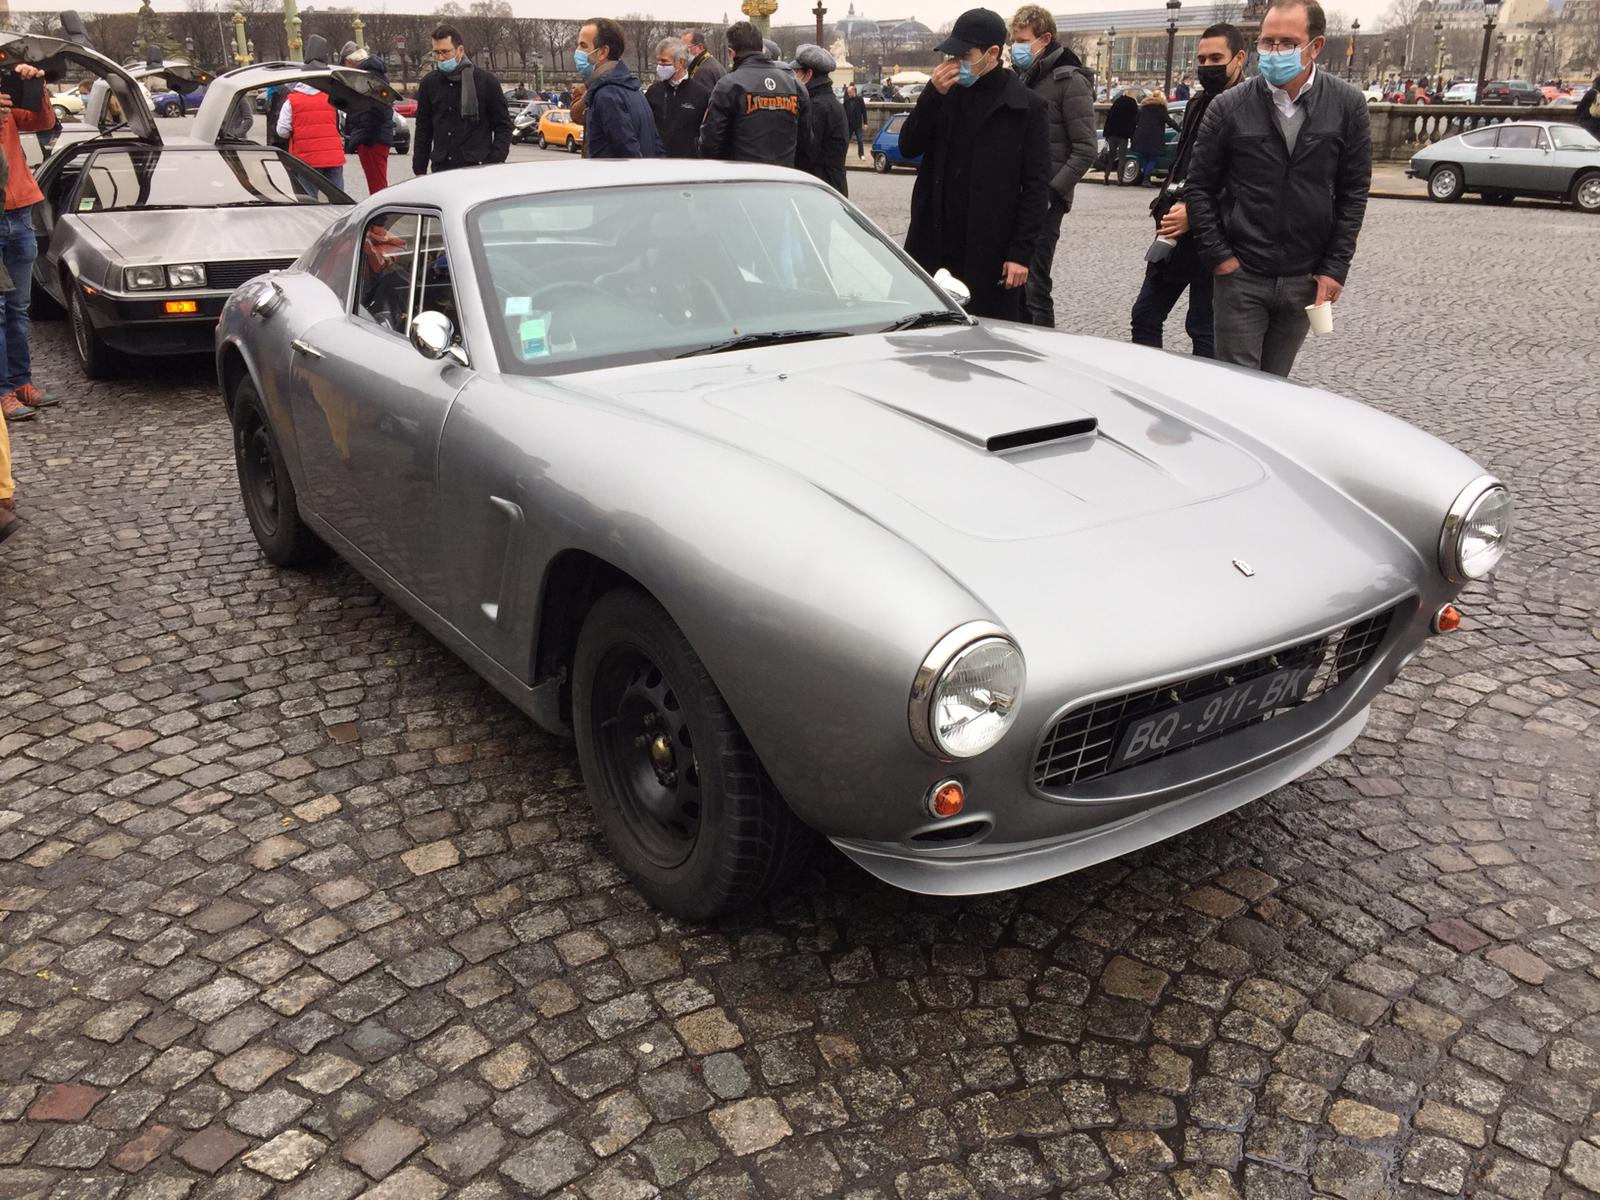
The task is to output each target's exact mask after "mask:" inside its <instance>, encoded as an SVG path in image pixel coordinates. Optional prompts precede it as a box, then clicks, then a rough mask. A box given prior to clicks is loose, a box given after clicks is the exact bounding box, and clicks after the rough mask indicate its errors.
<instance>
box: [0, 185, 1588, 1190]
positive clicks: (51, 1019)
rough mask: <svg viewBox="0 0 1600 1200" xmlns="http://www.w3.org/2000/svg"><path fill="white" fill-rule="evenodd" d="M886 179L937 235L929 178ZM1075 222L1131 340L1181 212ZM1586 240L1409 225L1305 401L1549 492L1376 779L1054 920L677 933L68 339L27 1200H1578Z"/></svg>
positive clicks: (25, 843)
mask: <svg viewBox="0 0 1600 1200" xmlns="http://www.w3.org/2000/svg"><path fill="white" fill-rule="evenodd" d="M858 178H859V179H860V183H859V184H858V182H857V180H858ZM851 185H852V188H853V189H854V190H855V192H856V194H857V196H858V197H859V198H860V199H861V201H862V202H863V203H864V204H865V205H866V206H867V207H868V209H869V210H871V211H872V212H874V213H875V214H876V215H877V216H878V217H879V219H881V220H883V221H884V222H885V224H886V225H887V226H888V227H889V228H891V229H892V230H895V231H897V232H898V231H900V229H901V228H902V227H903V217H902V216H901V215H900V214H902V213H903V212H904V205H905V200H906V195H907V193H908V191H909V178H908V177H896V178H890V179H877V178H872V177H857V176H852V179H851ZM1067 228H1068V241H1067V244H1066V247H1065V249H1064V252H1063V254H1062V258H1061V262H1062V269H1061V271H1060V275H1061V277H1062V285H1061V291H1062V293H1063V295H1062V301H1061V312H1062V318H1063V324H1064V325H1067V326H1069V327H1074V328H1078V329H1082V330H1087V331H1089V332H1093V333H1098V334H1104V335H1107V336H1117V337H1120V336H1124V331H1125V328H1126V312H1127V306H1128V303H1129V302H1130V301H1131V299H1132V296H1133V291H1134V289H1135V286H1136V270H1137V263H1138V260H1139V257H1140V254H1141V252H1142V250H1143V247H1144V245H1145V242H1146V239H1148V237H1149V236H1150V234H1149V225H1148V222H1147V220H1146V219H1145V218H1144V217H1143V198H1142V197H1139V196H1137V195H1136V194H1132V193H1128V192H1124V191H1119V190H1117V189H1098V188H1096V189H1087V194H1086V195H1084V196H1083V198H1082V200H1081V201H1080V205H1079V208H1078V210H1077V211H1076V212H1074V213H1073V214H1072V216H1071V217H1070V218H1069V220H1068V226H1067ZM1595 229H1596V225H1595V224H1594V222H1593V221H1590V220H1586V219H1585V218H1583V217H1581V216H1578V215H1575V214H1572V213H1562V212H1555V211H1549V210H1536V209H1531V208H1526V209H1525V208H1523V207H1522V206H1517V207H1515V208H1512V209H1510V210H1505V209H1487V208H1481V207H1477V206H1461V207H1459V208H1457V209H1455V210H1452V211H1450V212H1448V213H1441V212H1440V211H1439V210H1438V209H1436V208H1434V207H1432V206H1427V205H1417V204H1408V203H1403V202H1387V203H1379V204H1376V205H1375V206H1374V209H1373V211H1372V213H1371V215H1370V221H1369V226H1368V229H1367V232H1366V234H1365V235H1364V237H1363V239H1362V247H1361V254H1360V256H1359V260H1358V266H1357V271H1356V274H1355V276H1354V277H1353V278H1352V280H1351V287H1350V291H1349V293H1348V294H1347V298H1346V299H1345V300H1343V301H1341V303H1340V305H1339V332H1338V334H1337V335H1336V336H1334V337H1331V338H1327V339H1324V340H1321V341H1318V342H1316V343H1315V344H1313V345H1312V346H1310V347H1309V348H1308V351H1307V353H1306V355H1305V356H1304V360H1303V365H1302V369H1301V372H1300V373H1301V375H1302V377H1304V378H1307V379H1311V378H1320V379H1328V380H1331V381H1336V382H1337V383H1338V384H1339V386H1340V387H1342V388H1343V389H1345V390H1347V391H1350V392H1352V393H1354V394H1356V395H1359V396H1361V397H1363V398H1365V399H1366V400H1369V401H1371V402H1374V403H1377V404H1379V405H1381V406H1383V407H1385V408H1388V409H1391V410H1393V411H1396V412H1399V413H1401V414H1403V415H1404V416H1406V417H1408V418H1410V419H1412V420H1414V421H1417V422H1419V423H1420V424H1422V425H1424V426H1426V427H1428V428H1429V429H1431V430H1433V431H1435V432H1437V433H1440V434H1442V435H1444V436H1446V437H1448V438H1450V439H1452V440H1453V441H1455V442H1457V443H1458V444H1460V445H1462V446H1463V447H1464V448H1466V449H1467V450H1469V451H1471V452H1473V453H1474V454H1476V455H1477V456H1478V457H1479V459H1480V460H1481V461H1483V462H1484V463H1485V464H1486V465H1487V466H1488V467H1489V468H1490V469H1492V470H1495V471H1497V472H1499V473H1501V474H1503V475H1504V476H1505V477H1506V478H1508V479H1509V480H1511V481H1512V483H1513V484H1514V486H1515V487H1516V488H1517V490H1518V493H1519V495H1520V499H1521V511H1520V518H1519V519H1520V528H1519V531H1518V535H1517V549H1516V552H1515V553H1514V555H1513V556H1512V557H1511V558H1510V559H1509V560H1508V561H1507V562H1506V564H1505V566H1504V567H1503V569H1502V570H1501V572H1500V573H1499V576H1498V578H1497V579H1496V580H1495V581H1494V582H1493V583H1492V584H1491V585H1489V586H1479V587H1474V588H1472V589H1471V590H1470V592H1469V594H1468V596H1467V599H1466V604H1465V607H1466V610H1467V613H1468V620H1467V624H1466V626H1465V628H1464V629H1463V631H1462V632H1459V633H1457V634H1455V635H1453V636H1452V637H1450V638H1448V639H1441V640H1439V641H1438V642H1437V643H1436V644H1434V645H1431V646H1429V647H1428V648H1427V650H1426V651H1425V653H1424V654H1423V655H1422V657H1421V658H1420V659H1418V660H1417V661H1416V662H1415V663H1413V664H1412V666H1411V667H1410V668H1409V669H1408V670H1407V671H1406V672H1405V674H1404V676H1403V677H1402V679H1401V681H1400V682H1399V683H1398V684H1397V685H1396V686H1394V687H1393V688H1392V689H1391V690H1390V691H1389V692H1388V693H1387V694H1386V695H1385V696H1384V698H1383V699H1382V700H1381V701H1380V702H1379V704H1378V706H1377V707H1376V709H1375V711H1374V713H1373V717H1372V721H1371V723H1370V724H1369V726H1368V728H1367V732H1366V734H1365V735H1364V736H1363V737H1362V738H1361V739H1360V740H1359V741H1358V742H1357V743H1356V745H1355V746H1354V747H1353V749H1352V751H1351V752H1350V753H1349V754H1347V755H1345V756H1342V757H1341V758H1339V759H1337V760H1336V761H1334V762H1333V763H1331V764H1329V765H1328V766H1327V767H1325V768H1323V769H1321V770H1319V771H1317V772H1316V773H1315V774H1313V775H1312V776H1311V777H1309V778H1307V779H1305V780H1303V781H1301V782H1299V783H1297V784H1294V785H1292V786H1289V787H1286V788H1284V789H1282V790H1280V791H1278V792H1276V793H1275V794H1273V795H1272V796H1270V797H1268V798H1267V799H1264V800H1262V801H1260V802H1259V803H1257V804H1255V805H1252V806H1249V807H1247V808H1246V809H1244V810H1242V811H1240V812H1238V813H1236V814H1234V815H1232V816H1231V817H1228V818H1226V819H1223V820H1219V821H1217V822H1214V823H1213V824H1211V825H1208V826H1205V827H1203V828H1201V829H1199V830H1196V831H1194V832H1192V833H1189V834H1187V835H1184V836H1182V837H1179V838H1177V839H1175V840H1173V841H1171V842H1169V843H1167V844H1165V845H1162V846H1159V847H1156V848H1153V849H1151V850H1148V851H1145V852H1142V853H1139V854H1136V855H1133V856H1130V857H1128V858H1124V859H1120V860H1118V861H1115V862H1111V863H1108V864H1105V865H1103V866H1101V867H1099V868H1096V869H1094V870H1091V871H1088V872H1085V873H1083V874H1080V875H1075V876H1072V877H1069V878H1066V879H1063V880H1059V881H1056V882H1053V883H1050V884H1047V885H1043V886H1038V887H1033V888H1029V889H1027V890H1024V891H1019V892H1013V893H1009V894H1005V895H998V896H991V897H985V898H978V899H971V900H966V901H959V902H957V901H945V900H928V899H923V898H918V897H913V896H909V895H906V894H903V893H899V892H896V891H893V890H891V889H889V888H887V887H885V886H881V885H879V884H877V883H874V882H872V881H871V880H869V879H867V878H866V877H865V876H863V875H862V874H860V873H859V872H857V871H856V870H855V869H854V868H852V867H849V866H848V865H846V864H844V863H842V862H841V861H839V860H829V861H827V862H826V863H825V864H824V865H823V867H822V868H820V869H819V871H818V873H817V874H816V875H815V876H814V877H812V878H810V879H809V880H807V881H806V883H805V885H804V886H803V887H802V888H801V889H800V890H799V891H798V892H797V893H795V894H793V895H790V896H787V897H784V898H782V899H780V900H778V901H776V902H775V903H773V904H772V905H771V906H770V907H769V908H768V909H766V910H764V911H759V912H753V913H750V914H748V915H747V916H745V917H743V918H742V919H739V920H730V921H727V922H725V923H723V924H719V925H716V926H714V927H694V926H686V925H683V924H680V923H676V922H674V921H671V920H666V919H663V918H662V917H661V916H660V915H659V914H657V913H655V912H653V911H651V909H650V908H648V907H647V906H646V905H644V904H643V903H642V902H641V901H640V899H639V897H638V896H637V895H636V894H635V893H633V892H632V891H631V890H630V889H629V888H628V887H627V886H625V885H624V884H623V882H622V880H621V878H620V877H619V874H618V872H617V870H616V869H615V868H614V866H613V865H612V864H611V862H610V861H609V860H608V858H607V856H606V854H605V852H604V850H603V849H602V847H601V846H600V845H599V843H598V840H597V837H596V833H595V827H594V823H593V821H592V820H591V818H590V816H589V814H588V812H587V810H586V804H585V800H584V797H583V792H582V790H581V786H580V783H579V780H578V776H577V770H576V764H575V759H574V757H573V755H572V753H571V750H570V749H569V747H567V746H566V745H563V744H561V743H559V742H557V741H555V740H552V739H550V738H547V737H545V736H543V735H541V734H539V733H536V732H534V731H533V730H532V729H531V728H530V726H529V725H528V723H527V722H526V721H524V720H523V719H522V718H521V717H520V716H519V715H518V714H517V713H515V712H514V711H512V709H511V708H510V707H509V706H508V705H507V704H506V703H504V702H503V701H501V700H500V699H499V698H497V697H496V696H495V695H494V694H493V693H492V692H491V691H490V690H489V689H488V688H487V687H486V686H484V685H483V684H481V683H479V682H478V681H477V680H476V678H475V677H473V676H472V675H470V674H469V673H468V672H467V671H466V670H465V669H464V668H462V667H461V666H460V665H459V664H458V663H457V662H456V661H455V660H453V659H452V658H451V657H450V656H449V655H448V654H447V653H445V651H444V650H443V649H442V648H441V647H440V646H439V645H438V644H437V643H435V642H434V641H433V640H432V639H430V638H429V637H428V636H426V635H425V634H424V633H422V632H421V631H420V630H419V629H418V628H417V627H416V626H415V625H413V624H412V623H411V622H410V621H409V620H408V619H406V618H405V617H403V616H402V615H400V614H399V613H398V612H397V611H396V610H395V609H394V608H393V607H392V606H391V605H389V604H388V603H386V602H384V601H383V600H381V599H379V598H378V597H377V596H376V595H375V594H374V592H373V589H372V588H370V587H369V586H367V585H366V584H365V583H363V582H362V581H361V580H360V579H358V578H357V577H356V576H355V575H353V574H352V573H351V572H350V571H349V570H347V569H345V568H343V567H339V566H330V567H325V568H320V569H318V570H315V571H313V572H310V573H307V574H296V573H292V572H281V571H277V570H273V569H270V568H268V567H267V566H266V565H265V564H264V563H263V561H262V559H261V558H260V556H259V555H258V554H257V552H256V548H255V546H254V544H253V543H252V541H251V538H250V535H249V533H248V530H247V528H246V525H245V522H244V519H243V516H242V513H241V511H240V507H239V504H238V501H237V496H236V493H235V485H234V482H233V466H232V461H231V457H230V452H229V438H228V433H227V429H226V426H225V424H224V421H223V416H222V411H221V407H220V405H219V403H218V401H217V399H216V396H215V395H214V392H213V388H212V386H211V384H210V382H209V380H208V379H207V377H206V374H205V368H204V367H203V366H183V365H176V364H169V365H166V366H159V365H158V366H151V367H146V368H143V369H141V370H140V372H139V373H138V374H137V375H136V377H135V378H133V379H132V380H131V381H125V382H123V383H119V384H116V385H97V386H87V385H84V384H82V382H81V380H80V378H79V376H78V374H77V371H76V368H75V367H74V366H73V365H72V362H71V358H70V355H69V352H68V349H67V345H66V341H65V336H64V331H63V330H62V329H61V327H60V326H57V325H42V326H40V327H39V330H38V336H37V343H38V357H39V360H40V364H41V366H40V374H41V375H42V376H43V378H44V379H45V380H47V381H48V382H50V383H51V384H52V386H53V387H54V388H55V389H56V390H57V391H58V392H61V393H63V394H65V395H66V396H67V402H66V403H65V404H64V405H63V406H62V407H61V408H59V409H55V410H52V411H51V412H49V413H48V414H47V415H46V416H45V417H44V418H42V419H41V420H38V421H34V422H32V423H31V424H30V425H27V426H18V427H16V428H15V429H14V430H13V440H14V443H15V446H16V451H17V467H18V472H17V473H18V475H19V477H20V479H21V481H22V492H21V506H22V511H23V512H24V513H25V515H26V516H27V518H28V520H29V525H28V527H27V528H26V530H25V531H24V532H23V534H22V535H20V536H18V537H16V538H14V539H13V540H12V541H11V542H10V543H8V545H7V546H6V548H5V551H4V554H3V557H0V591H3V594H4V597H5V600H4V604H3V607H0V1044H3V1046H4V1050H5V1052H4V1054H3V1055H0V1197H17V1196H40V1197H43V1196H51V1197H63V1198H64V1197H93V1198H95V1200H101V1198H109V1197H113V1196H125V1197H129V1198H130V1200H133V1198H137V1200H157V1198H161V1200H170V1198H177V1197H183V1196H193V1197H197V1198H198V1197H258V1196H266V1195H276V1196H282V1197H286V1198H290V1197H292V1198H293V1200H313V1198H319V1200H334V1198H343V1197H352V1196H356V1195H359V1194H365V1195H369V1196H372V1197H382V1198H384V1200H409V1198H417V1197H422V1198H437V1197H443V1196H447V1195H449V1196H455V1197H461V1198H463V1200H488V1198H490V1197H495V1196H543V1195H547V1194H554V1193H560V1194H562V1195H564V1196H578V1197H583V1198H586V1200H610V1198H627V1197H644V1196H652V1195H655V1194H657V1193H658V1192H661V1193H665V1194H670V1195H673V1196H683V1197H686V1198H692V1200H708V1198H711V1197H734V1196H763V1197H784V1198H789V1197H817V1196H829V1195H837V1196H848V1197H852V1198H854V1200H880V1198H881V1200H891V1198H893V1200H934V1198H941V1200H944V1198H949V1200H955V1198H962V1197H974V1196H981V1197H1003V1198H1008V1200H1009V1198H1014V1197H1034V1196H1043V1195H1071V1196H1074V1197H1088V1198H1094V1200H1100V1198H1111V1197H1118V1198H1126V1197H1146V1196H1151V1197H1172V1196H1180V1197H1185V1198H1189V1197H1213V1198H1215V1197H1231V1196H1248V1197H1260V1198H1263V1200H1266V1198H1275V1197H1297V1196H1305V1195H1310V1194H1317V1195H1325V1196H1333V1197H1340V1198H1342V1200H1358V1198H1362V1197H1377V1196H1430V1197H1437V1196H1440V1195H1458V1194H1470V1195H1473V1196H1477V1197H1496V1196H1497V1197H1505V1198H1507V1200H1535V1198H1546V1200H1551V1198H1556V1197H1578V1196H1593V1195H1594V1194H1596V1192H1597V1191H1600V1106H1597V1099H1596V1098H1597V1093H1600V838H1597V828H1596V819H1597V808H1596V790H1597V789H1596V766H1595V764H1596V762H1597V760H1600V759H1597V751H1600V739H1597V736H1596V733H1595V729H1594V725H1593V720H1594V717H1595V712H1596V706H1597V705H1600V686H1597V683H1596V674H1595V668H1596V666H1597V664H1600V650H1597V646H1596V632H1597V628H1596V612H1597V608H1600V603H1597V602H1600V568H1597V557H1596V551H1597V549H1600V534H1597V532H1596V529H1595V524H1594V520H1593V515H1592V514H1593V512H1594V509H1595V505H1596V502H1597V500H1600V491H1597V485H1596V483H1595V480H1594V475H1593V466H1594V448H1595V446H1596V445H1600V428H1597V421H1596V415H1595V409H1594V397H1593V385H1594V380H1595V379H1596V378H1600V344H1597V341H1596V339H1595V338H1594V337H1593V336H1592V334H1591V332H1590V330H1591V328H1592V324H1593V323H1592V320H1591V319H1590V314H1592V313H1593V312H1594V311H1596V308H1597V306H1600V271H1597V270H1596V249H1595V245H1596V243H1595V238H1594V231H1595ZM1180 315H1181V314H1180ZM1178 328H1179V323H1178V321H1177V320H1176V319H1175V320H1174V322H1173V325H1172V329H1173V330H1174V331H1177V330H1178Z"/></svg>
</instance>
